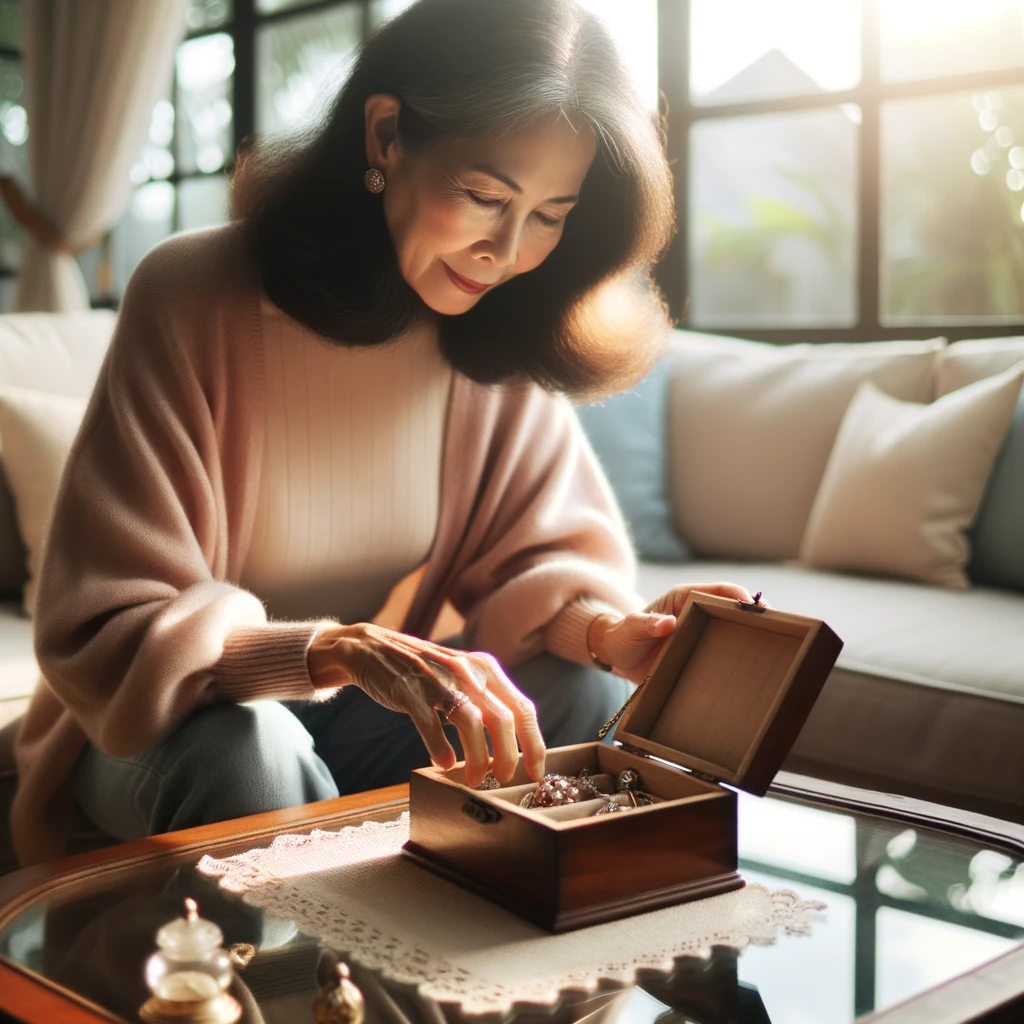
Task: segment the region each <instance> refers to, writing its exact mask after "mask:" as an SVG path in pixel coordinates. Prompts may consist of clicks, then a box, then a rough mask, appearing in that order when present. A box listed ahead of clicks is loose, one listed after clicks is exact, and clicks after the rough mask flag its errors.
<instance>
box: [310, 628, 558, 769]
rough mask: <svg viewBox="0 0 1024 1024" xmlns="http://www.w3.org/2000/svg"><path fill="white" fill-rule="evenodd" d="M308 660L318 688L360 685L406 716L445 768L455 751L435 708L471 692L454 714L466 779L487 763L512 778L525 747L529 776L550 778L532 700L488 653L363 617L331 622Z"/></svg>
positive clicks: (449, 704) (451, 762) (450, 764)
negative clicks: (449, 644) (340, 623)
mask: <svg viewBox="0 0 1024 1024" xmlns="http://www.w3.org/2000/svg"><path fill="white" fill-rule="evenodd" d="M307 661H308V665H309V674H310V677H311V679H312V680H313V686H314V687H315V688H316V689H318V690H322V689H330V688H332V687H338V686H348V685H354V686H358V687H359V688H360V689H361V690H362V691H363V692H364V693H366V694H367V695H368V696H369V697H372V698H373V699H374V700H375V701H376V702H377V703H378V704H382V705H383V706H384V707H386V708H388V709H390V710H391V711H400V712H402V714H406V715H408V716H409V717H410V718H411V719H412V721H413V724H414V725H415V726H416V729H417V731H418V732H419V734H420V736H421V737H422V738H423V742H424V744H425V745H426V748H427V751H428V753H429V754H430V759H431V761H433V762H434V764H435V765H437V766H438V767H439V768H446V769H447V768H451V767H452V766H453V765H454V764H455V761H456V758H455V751H454V750H453V749H452V746H451V744H450V743H449V742H448V738H447V737H446V736H445V734H444V729H443V728H442V725H441V720H440V719H439V718H438V715H437V712H438V711H439V710H441V709H443V708H445V707H446V706H448V707H450V706H451V705H452V698H453V696H455V694H454V693H453V691H456V692H461V693H463V694H465V695H466V697H467V698H468V700H465V701H461V702H460V701H458V700H456V705H457V706H456V707H455V708H454V710H452V711H451V713H450V715H449V718H448V720H449V721H450V722H451V724H452V725H454V726H455V728H456V729H457V730H458V732H459V739H460V740H461V741H462V749H463V751H464V753H465V757H466V785H468V786H474V787H475V786H479V785H480V783H481V782H483V779H484V775H485V774H486V773H487V770H488V768H490V770H491V771H493V772H494V775H495V777H496V778H497V780H498V781H499V782H503V783H504V782H508V781H509V780H510V779H511V778H512V775H513V773H514V772H515V770H516V766H517V765H518V764H519V746H521V747H522V751H523V761H524V764H525V766H526V770H527V772H528V773H529V775H530V777H531V778H533V779H534V780H536V781H538V782H539V781H540V780H541V779H542V778H543V777H544V756H545V753H546V751H545V747H544V740H543V738H542V736H541V732H540V727H539V726H538V724H537V713H536V711H535V709H534V706H533V703H532V702H531V701H530V700H529V699H528V698H527V697H525V696H524V695H523V694H522V693H520V692H519V690H517V689H516V688H515V686H514V685H513V684H512V682H511V681H510V680H509V678H508V677H507V676H506V675H505V673H504V671H502V668H501V665H499V664H498V661H497V659H496V658H494V657H493V656H492V655H490V654H484V653H481V652H472V653H471V652H467V651H457V650H453V649H452V648H450V647H442V646H440V645H439V644H435V643H431V642H430V641H429V640H420V639H419V638H417V637H414V636H408V635H407V634H405V633H398V632H396V631H395V630H391V629H384V628H383V627H382V626H375V625H373V624H371V623H365V622H361V623H356V624H354V625H350V626H325V627H324V628H323V629H322V630H320V632H319V633H318V634H317V636H316V638H315V639H314V640H313V643H312V646H311V647H310V649H309V655H308V658H307ZM484 729H486V730H487V733H488V734H489V735H490V737H491V747H492V749H493V752H494V758H493V762H492V760H491V757H490V754H489V753H488V750H487V742H486V739H485V736H484ZM517 738H518V743H519V746H517V743H516V740H517Z"/></svg>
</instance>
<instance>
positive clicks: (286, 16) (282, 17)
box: [235, 0, 368, 25]
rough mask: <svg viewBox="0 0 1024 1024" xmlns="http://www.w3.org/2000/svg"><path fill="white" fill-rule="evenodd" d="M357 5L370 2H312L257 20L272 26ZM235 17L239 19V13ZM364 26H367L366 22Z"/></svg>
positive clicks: (352, 0)
mask: <svg viewBox="0 0 1024 1024" xmlns="http://www.w3.org/2000/svg"><path fill="white" fill-rule="evenodd" d="M235 2H236V4H237V3H238V0H235ZM356 4H362V5H363V6H364V7H365V6H368V0H312V2H310V3H304V4H302V5H301V6H299V7H286V8H284V10H280V11H273V12H270V13H267V14H257V15H256V20H257V21H258V22H259V24H260V25H272V24H275V23H276V22H279V21H289V20H290V19H292V18H295V17H299V16H301V15H303V14H315V13H316V12H317V11H326V10H330V9H331V8H332V7H351V6H354V5H356ZM251 6H252V5H251V4H250V7H251ZM236 11H237V6H236ZM235 17H236V18H237V17H238V15H237V13H236V15H235ZM367 20H368V15H367ZM364 24H366V22H365V21H364Z"/></svg>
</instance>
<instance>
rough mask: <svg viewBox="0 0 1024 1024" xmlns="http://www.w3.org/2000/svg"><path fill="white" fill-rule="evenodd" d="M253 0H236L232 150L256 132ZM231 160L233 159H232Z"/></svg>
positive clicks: (254, 15) (236, 148)
mask: <svg viewBox="0 0 1024 1024" xmlns="http://www.w3.org/2000/svg"><path fill="white" fill-rule="evenodd" d="M256 22H257V18H256V0H235V18H234V21H233V23H232V26H231V35H232V38H233V39H234V43H235V74H234V79H233V82H234V104H233V106H234V122H233V124H234V130H235V138H234V151H235V154H237V153H238V149H239V147H240V145H241V143H242V140H243V139H245V138H247V137H248V136H250V135H252V134H253V133H254V132H255V131H256ZM232 162H233V159H232Z"/></svg>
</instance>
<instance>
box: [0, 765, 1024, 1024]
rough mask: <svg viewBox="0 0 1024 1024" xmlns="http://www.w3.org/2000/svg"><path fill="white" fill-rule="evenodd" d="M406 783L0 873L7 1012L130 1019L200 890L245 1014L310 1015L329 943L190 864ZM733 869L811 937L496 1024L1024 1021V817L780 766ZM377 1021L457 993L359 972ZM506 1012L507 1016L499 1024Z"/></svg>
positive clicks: (395, 800)
mask: <svg viewBox="0 0 1024 1024" xmlns="http://www.w3.org/2000/svg"><path fill="white" fill-rule="evenodd" d="M406 793H407V791H406V788H405V787H394V788H392V789H389V790H379V791H377V792H375V793H365V794H359V795H357V796H355V797H345V798H341V799H339V800H333V801H325V802H323V803H320V804H310V805H308V806H307V807H304V808H293V809H291V810H289V811H281V812H275V813H273V814H267V815H258V816H255V817H253V818H247V819H240V820H238V821H234V822H225V823H222V824H220V825H213V826H205V827H203V828H199V829H192V830H189V831H187V832H179V833H172V834H170V835H166V836H156V837H153V838H152V839H148V840H142V841H140V842H137V843H129V844H125V845H123V846H116V847H109V848H106V849H103V850H98V851H95V852H93V853H90V854H85V855H83V856H80V857H77V858H72V859H69V860H67V861H63V862H59V863H58V864H56V865H48V866H43V867H40V868H32V869H27V870H25V871H20V872H16V873H15V874H12V875H8V876H6V877H3V878H0V1010H2V1011H6V1012H8V1013H10V1014H12V1015H13V1016H14V1018H15V1019H19V1020H24V1021H27V1022H29V1024H44V1022H45V1024H50V1022H58V1021H59V1022H68V1024H72V1022H83V1024H84V1022H97V1021H111V1020H114V1021H136V1020H138V1017H137V1015H136V1010H137V1008H138V1006H140V1005H141V1003H142V1002H143V1001H144V999H145V998H146V995H147V992H146V990H145V987H144V984H143V981H142V965H143V963H144V962H145V960H146V958H147V957H148V956H149V954H150V953H151V952H152V951H153V949H154V942H153V936H154V933H155V931H156V929H157V928H158V927H159V926H160V925H162V924H164V923H165V922H167V921H168V920H170V919H171V918H172V917H174V916H176V915H177V914H178V913H179V912H180V908H181V903H182V899H183V897H184V896H185V895H192V896H195V897H196V899H198V901H199V903H200V908H201V911H202V913H203V915H204V916H206V917H209V918H212V919H213V920H215V921H216V922H217V923H218V924H219V925H220V926H221V928H222V929H223V931H224V933H225V942H226V943H249V944H251V945H252V946H254V947H255V948H256V950H257V952H256V954H255V956H254V957H253V958H252V959H251V961H250V962H249V963H248V965H247V966H246V967H245V968H244V969H243V970H242V972H241V978H242V980H243V981H244V1000H243V1002H244V1008H245V1015H244V1017H243V1020H246V1021H250V1022H252V1024H263V1022H265V1024H299V1022H306V1021H312V1019H313V1017H312V1000H313V996H314V991H315V983H314V971H315V965H316V962H317V958H318V956H319V952H320V946H319V944H318V942H317V940H316V939H315V938H314V937H312V936H308V935H303V934H302V933H301V932H299V931H297V930H296V928H295V927H294V926H293V925H292V924H291V923H290V922H289V921H287V920H282V919H280V918H276V919H274V918H270V917H268V916H267V915H265V914H264V913H262V912H261V911H259V910H257V909H255V908H253V907H250V906H248V905H246V904H243V903H242V902H241V901H240V900H239V899H237V898H235V897H232V896H230V895H227V894H224V893H221V892H220V891H218V889H217V888H216V885H215V884H214V883H213V882H212V881H211V880H210V879H208V878H206V877H205V876H202V875H199V874H198V873H197V872H196V870H195V865H196V863H197V862H198V860H199V859H200V857H201V856H203V855H204V854H212V855H214V856H217V857H224V856H228V855H230V854H232V853H238V852H242V851H243V850H247V849H251V848H253V847H256V846H260V845H265V844H268V843H269V842H270V841H271V839H272V838H273V837H274V836H275V835H279V834H284V833H301V832H308V831H311V830H312V829H314V828H327V829H330V828H340V827H343V826H345V825H352V824H358V823H360V822H363V821H367V820H378V821H385V820H390V819H393V818H394V817H396V816H397V815H398V814H399V813H401V811H402V810H404V808H405V798H406ZM739 834H740V858H741V870H742V873H743V874H744V876H745V877H746V878H747V879H749V880H751V881H758V882H761V883H763V884H764V885H766V886H767V887H768V888H770V889H778V888H789V889H793V890H795V891H796V892H797V893H798V894H799V895H800V896H803V897H806V898H810V899H817V900H820V901H822V902H824V903H826V904H827V905H828V907H827V910H825V911H824V912H822V913H820V914H815V915H814V918H815V919H814V923H813V930H812V932H811V934H810V935H809V936H800V935H781V936H780V937H779V939H778V941H777V942H776V943H775V944H774V945H770V946H752V947H750V948H748V949H746V950H745V951H743V952H742V953H740V952H737V951H736V950H734V949H726V948H724V947H716V948H715V949H714V951H713V953H712V955H711V957H710V958H709V959H707V960H700V959H680V960H678V961H677V962H676V969H675V972H674V973H673V974H672V975H671V976H670V977H666V976H665V975H660V974H653V973H650V974H641V975H640V976H639V977H638V979H637V984H635V985H633V986H631V987H629V988H625V989H623V988H615V989H612V988H610V987H608V988H603V989H601V990H600V991H598V992H597V993H590V994H586V995H584V994H583V993H579V992H575V993H574V992H567V993H566V994H565V995H564V997H563V998H562V1000H561V1001H560V1002H559V1003H558V1004H557V1005H555V1006H552V1007H546V1008H541V1007H536V1006H532V1007H529V1006H524V1007H522V1008H521V1009H518V1010H516V1011H514V1012H513V1013H512V1014H510V1015H506V1016H505V1017H503V1018H501V1020H502V1021H503V1024H504V1022H512V1021H515V1022H517V1024H518V1022H527V1021H529V1022H531V1024H532V1022H541V1021H564V1022H567V1024H568V1022H577V1021H578V1022H582V1021H587V1022H588V1024H597V1022H598V1021H600V1022H602V1024H654V1022H656V1021H657V1022H661V1024H667V1022H670V1021H671V1022H673V1024H684V1022H695V1024H768V1022H771V1024H849V1022H852V1021H855V1020H871V1021H878V1022H885V1024H921V1022H928V1024H943V1022H946V1021H949V1022H953V1021H968V1020H970V1021H992V1022H997V1021H1024V826H1022V825H1014V824H1011V823H1007V822H1000V821H996V820H995V819H991V818H985V817H982V816H977V815H970V814H967V813H965V812H959V811H954V810H952V809H949V808H944V807H939V806H937V805H934V804H925V803H922V802H919V801H912V800H906V799H902V798H899V797H892V796H885V795H882V794H877V793H870V792H867V791H862V790H855V789H851V788H848V787H842V786H838V785H832V784H828V783H823V782H820V781H818V780H812V779H807V778H803V777H800V776H794V775H788V774H786V773H782V774H780V776H779V778H778V780H777V782H776V785H775V786H774V787H773V788H772V791H771V792H770V793H769V795H768V796H767V797H766V798H764V799H761V800H758V799H755V798H753V797H746V796H744V795H743V794H741V796H740V833H739ZM354 975H355V979H356V981H357V982H359V983H360V984H361V986H362V987H363V989H364V992H365V993H366V995H367V1021H368V1022H371V1024H375V1022H377V1021H381V1022H383V1021H388V1022H402V1021H416V1022H419V1021H431V1022H433V1024H439V1022H441V1021H459V1020H463V1019H465V1017H464V1016H463V1014H462V1013H461V1011H460V1009H459V1008H458V1007H457V1006H454V1005H438V1004H433V1003H428V1002H426V1001H425V1000H423V999H422V998H420V997H419V996H418V995H417V994H416V992H415V991H412V990H410V989H403V988H401V987H399V986H395V985H391V984H388V983H385V984H381V983H380V981H379V980H377V979H375V978H372V977H367V976H365V973H364V972H361V971H360V970H359V969H358V968H356V969H355V971H354ZM491 1020H492V1021H493V1020H497V1018H491Z"/></svg>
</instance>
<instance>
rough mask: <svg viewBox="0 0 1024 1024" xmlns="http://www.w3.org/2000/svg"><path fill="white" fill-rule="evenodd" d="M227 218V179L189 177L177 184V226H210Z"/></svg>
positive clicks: (183, 228) (221, 222)
mask: <svg viewBox="0 0 1024 1024" xmlns="http://www.w3.org/2000/svg"><path fill="white" fill-rule="evenodd" d="M227 219H228V179H227V178H225V177H224V176H222V175H219V174H218V175H216V176H215V177H212V178H189V179H187V180H186V181H183V182H182V183H181V184H180V185H179V186H178V228H179V229H180V230H182V231H190V230H192V228H205V227H212V226H213V225H214V224H225V223H227Z"/></svg>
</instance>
